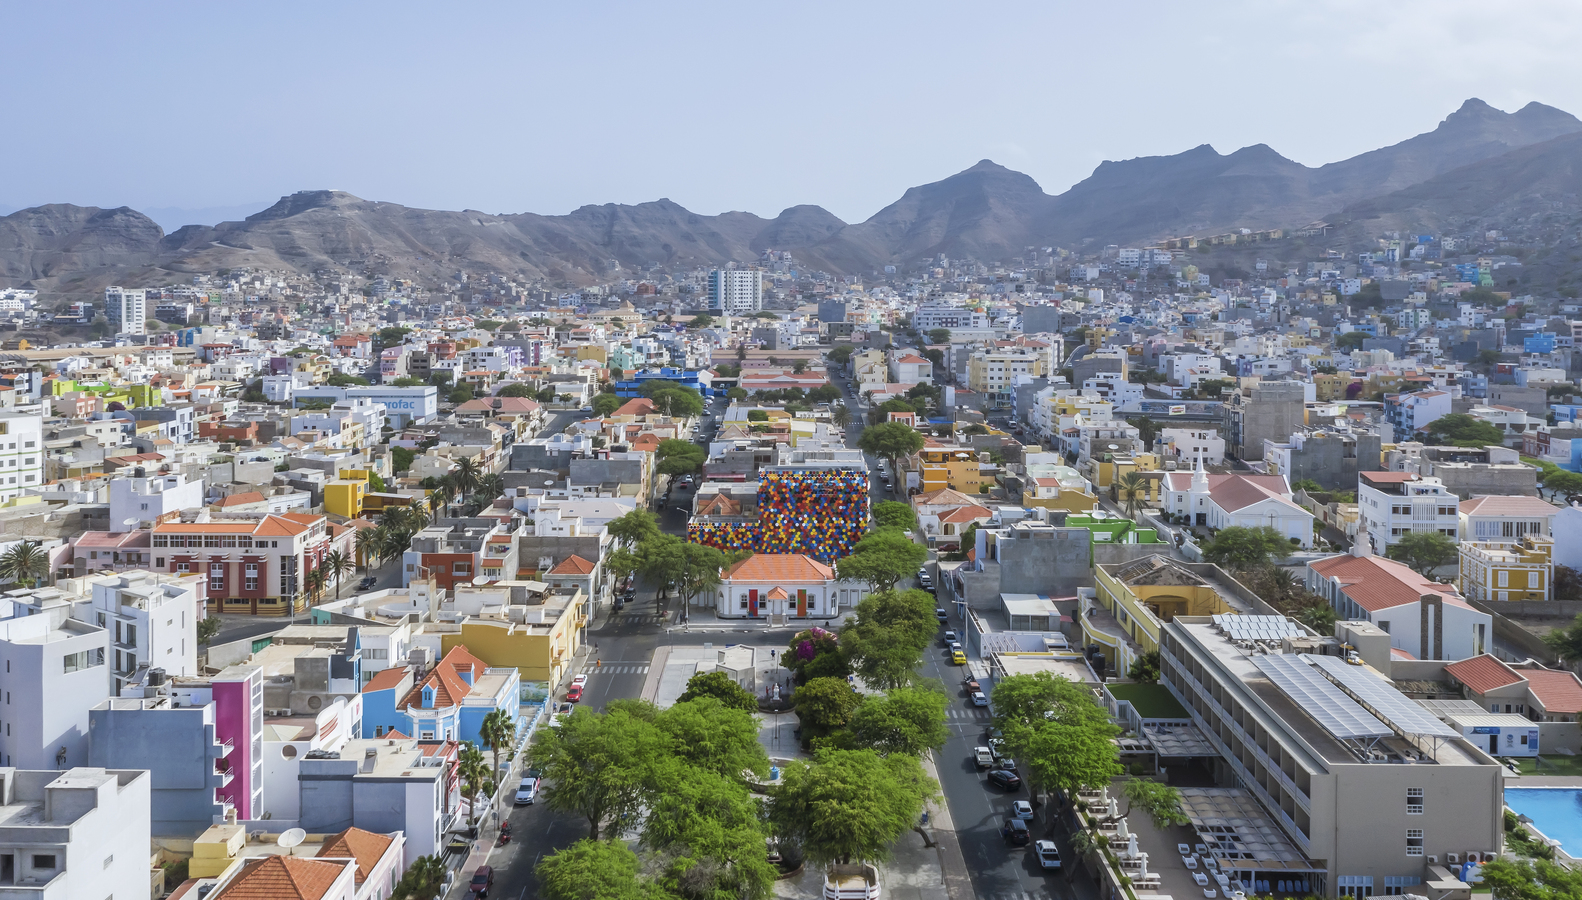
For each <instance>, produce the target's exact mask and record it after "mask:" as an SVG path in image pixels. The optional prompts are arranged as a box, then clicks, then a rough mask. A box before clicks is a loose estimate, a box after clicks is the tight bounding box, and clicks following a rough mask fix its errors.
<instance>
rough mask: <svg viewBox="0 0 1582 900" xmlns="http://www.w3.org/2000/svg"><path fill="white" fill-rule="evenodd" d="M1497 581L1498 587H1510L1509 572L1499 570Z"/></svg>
mask: <svg viewBox="0 0 1582 900" xmlns="http://www.w3.org/2000/svg"><path fill="white" fill-rule="evenodd" d="M1498 579H1499V580H1498V581H1497V582H1496V584H1497V585H1498V586H1499V587H1510V583H1511V573H1510V572H1507V571H1505V570H1504V569H1501V570H1500V573H1499V576H1498Z"/></svg>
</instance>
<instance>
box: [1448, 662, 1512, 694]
mask: <svg viewBox="0 0 1582 900" xmlns="http://www.w3.org/2000/svg"><path fill="white" fill-rule="evenodd" d="M1445 674H1447V675H1449V676H1450V677H1452V678H1454V679H1455V680H1457V681H1459V682H1461V683H1462V684H1464V685H1466V686H1467V688H1468V689H1469V690H1471V691H1472V692H1473V693H1474V694H1487V693H1488V692H1489V691H1492V690H1494V689H1495V688H1502V687H1509V686H1511V685H1513V684H1519V683H1521V682H1522V681H1523V678H1522V676H1521V675H1520V674H1519V673H1518V672H1517V671H1516V670H1515V669H1512V668H1511V667H1510V666H1507V665H1506V664H1505V663H1502V662H1500V661H1499V660H1498V659H1495V658H1494V657H1492V656H1490V655H1488V654H1487V653H1485V654H1483V655H1482V656H1474V657H1472V658H1471V659H1463V660H1461V661H1460V662H1453V663H1451V664H1450V665H1448V666H1445Z"/></svg>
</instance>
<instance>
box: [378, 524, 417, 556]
mask: <svg viewBox="0 0 1582 900" xmlns="http://www.w3.org/2000/svg"><path fill="white" fill-rule="evenodd" d="M381 527H383V526H381ZM411 544H412V532H410V531H407V530H405V529H401V528H387V529H384V534H383V535H381V536H380V538H379V555H380V556H382V557H384V558H385V559H395V558H396V557H397V556H400V555H401V554H403V553H405V552H406V550H407V547H409V546H411Z"/></svg>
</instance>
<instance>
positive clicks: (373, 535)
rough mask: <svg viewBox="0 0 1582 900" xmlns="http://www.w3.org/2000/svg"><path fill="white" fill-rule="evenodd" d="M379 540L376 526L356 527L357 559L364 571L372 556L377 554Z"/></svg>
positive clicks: (371, 560) (372, 558) (366, 569)
mask: <svg viewBox="0 0 1582 900" xmlns="http://www.w3.org/2000/svg"><path fill="white" fill-rule="evenodd" d="M379 541H380V535H379V529H378V528H359V529H357V559H358V560H359V561H361V562H362V568H363V571H364V572H366V571H368V566H369V565H370V564H371V563H372V562H373V560H374V557H376V556H378V555H379Z"/></svg>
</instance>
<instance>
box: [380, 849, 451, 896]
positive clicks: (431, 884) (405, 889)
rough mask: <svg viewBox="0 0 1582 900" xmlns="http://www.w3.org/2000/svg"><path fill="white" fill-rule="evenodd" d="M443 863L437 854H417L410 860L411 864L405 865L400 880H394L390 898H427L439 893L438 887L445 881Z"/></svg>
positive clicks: (445, 870)
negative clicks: (404, 871)
mask: <svg viewBox="0 0 1582 900" xmlns="http://www.w3.org/2000/svg"><path fill="white" fill-rule="evenodd" d="M447 871H448V870H447V869H446V868H445V863H444V861H443V860H441V859H440V858H439V857H437V856H419V857H418V858H417V859H414V860H412V865H410V866H408V867H407V870H406V873H405V874H404V875H402V876H401V880H400V881H398V882H396V886H395V890H394V892H392V893H391V894H390V896H391V898H392V900H412V898H414V897H416V898H422V900H429V898H430V897H434V896H436V895H438V894H439V889H440V887H441V886H442V885H444V883H445V873H446V872H447Z"/></svg>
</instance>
